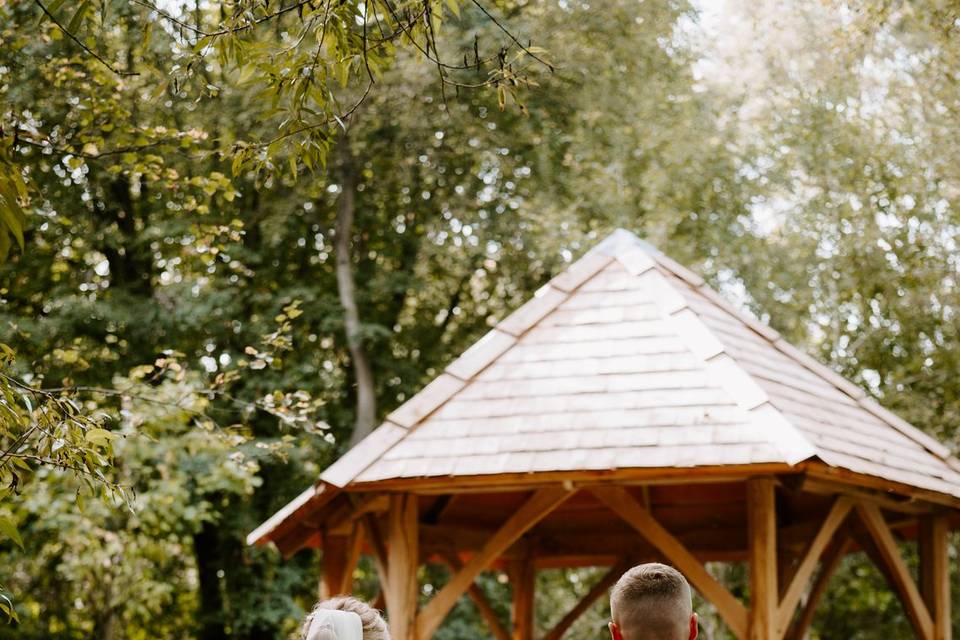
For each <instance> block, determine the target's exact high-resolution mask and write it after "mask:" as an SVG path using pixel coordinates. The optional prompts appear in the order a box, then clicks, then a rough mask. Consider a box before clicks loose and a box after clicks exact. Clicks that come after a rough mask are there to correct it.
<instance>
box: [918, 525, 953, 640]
mask: <svg viewBox="0 0 960 640" xmlns="http://www.w3.org/2000/svg"><path fill="white" fill-rule="evenodd" d="M948 531H949V524H948V523H947V519H946V517H944V516H926V517H923V518H921V519H920V540H919V544H918V547H919V551H920V593H921V594H922V596H923V600H924V602H926V603H927V608H928V609H929V610H930V615H931V616H932V617H933V638H934V640H950V639H951V629H950V561H949V557H948V555H947V553H948V549H947V532H948Z"/></svg>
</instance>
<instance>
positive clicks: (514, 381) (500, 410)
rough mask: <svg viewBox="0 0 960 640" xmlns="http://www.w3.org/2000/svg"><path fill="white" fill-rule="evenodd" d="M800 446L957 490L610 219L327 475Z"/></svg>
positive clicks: (949, 471) (665, 458) (780, 455)
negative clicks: (610, 225)
mask: <svg viewBox="0 0 960 640" xmlns="http://www.w3.org/2000/svg"><path fill="white" fill-rule="evenodd" d="M806 460H819V461H822V462H823V463H825V464H827V465H829V466H831V467H836V468H839V469H844V470H848V471H852V472H854V473H857V474H864V475H868V476H876V477H879V478H882V479H885V480H890V481H894V482H898V483H903V484H906V485H910V486H914V487H918V488H922V489H926V490H930V491H934V492H938V493H943V494H947V495H951V496H955V497H960V472H958V470H960V464H958V462H957V461H956V460H954V459H953V458H951V457H950V452H949V451H948V450H947V449H946V448H945V447H944V446H943V445H941V444H940V443H938V442H937V441H935V440H934V439H932V438H930V437H929V436H927V435H926V434H924V433H923V432H921V431H919V430H918V429H916V428H914V427H912V426H911V425H909V424H907V423H906V422H904V421H903V420H901V419H900V418H898V417H897V416H895V415H893V414H891V413H890V412H888V411H886V410H885V409H883V408H882V407H880V406H879V405H878V404H877V403H875V402H874V401H873V400H871V399H870V398H868V397H867V395H866V394H865V393H864V392H863V391H862V390H861V389H860V388H859V387H857V386H856V385H854V384H852V383H850V382H849V381H847V380H845V379H844V378H842V377H840V376H839V375H837V374H836V373H834V372H832V371H831V370H829V369H828V368H826V367H824V366H823V365H821V364H819V363H818V362H816V361H814V360H813V359H812V358H810V357H809V356H807V355H805V354H803V353H802V352H800V351H799V350H797V349H796V348H794V347H792V346H791V345H789V344H788V343H786V342H785V341H784V340H783V339H782V338H781V337H780V336H779V335H778V334H777V333H776V332H775V331H773V330H772V329H770V328H769V327H767V326H765V325H763V324H761V323H759V322H758V321H756V320H754V319H752V318H749V317H747V316H746V315H744V314H741V313H740V312H738V311H737V310H736V309H734V308H733V307H732V306H731V305H729V304H728V303H726V302H725V301H724V300H723V299H722V298H720V296H718V295H717V294H716V293H715V292H713V291H712V290H711V289H710V288H709V287H707V286H706V285H705V284H704V282H703V280H702V279H701V278H699V277H698V276H696V275H695V274H693V273H692V272H690V271H688V270H687V269H685V268H684V267H682V266H680V265H678V264H677V263H675V262H674V261H672V260H671V259H669V258H668V257H666V256H665V255H663V254H662V253H660V252H659V251H657V250H656V249H654V248H653V247H652V246H650V245H648V244H647V243H645V242H643V241H642V240H640V239H639V238H637V237H636V236H634V235H633V234H631V233H629V232H627V231H623V230H620V231H617V232H615V233H613V234H612V235H611V236H609V237H608V238H606V239H605V240H604V241H603V242H601V243H600V244H599V245H597V246H596V247H594V248H593V249H592V250H591V251H590V252H588V253H587V254H586V255H585V256H584V257H583V258H582V259H580V260H579V261H577V262H575V263H574V264H572V265H571V266H570V267H569V268H568V269H567V270H565V271H564V272H563V273H561V274H560V275H558V276H557V277H555V278H553V280H551V281H550V282H549V283H548V284H547V285H546V286H544V287H543V288H542V289H540V291H538V292H537V294H536V296H535V297H534V298H533V299H532V300H530V301H529V302H528V303H527V304H525V305H524V306H522V307H521V308H520V309H518V310H517V311H516V312H514V313H513V314H511V315H510V316H509V317H507V318H506V319H505V320H503V321H502V322H500V323H499V324H498V325H497V327H496V328H495V329H493V330H492V331H490V333H489V334H487V335H486V336H485V337H484V338H483V339H481V340H480V341H479V342H478V343H476V344H475V345H474V346H472V347H471V348H470V349H468V350H467V351H466V352H465V353H464V354H463V355H462V356H461V357H460V358H458V359H457V360H456V361H454V362H453V363H452V364H451V365H450V366H449V367H447V369H446V371H445V372H444V373H443V374H441V375H440V376H439V377H438V378H436V379H435V380H434V381H433V382H431V383H430V384H429V385H427V386H426V387H425V388H424V389H423V390H422V391H421V392H420V393H418V394H417V395H415V396H414V397H413V398H411V399H410V400H409V401H408V402H407V403H405V404H404V405H402V406H401V407H400V408H398V409H397V410H396V411H394V412H393V413H392V414H390V415H389V416H388V417H387V419H386V421H385V422H384V424H383V425H382V426H380V427H379V428H378V429H377V430H376V431H374V433H372V434H371V435H370V436H369V437H368V438H367V439H365V440H364V441H363V442H361V443H360V444H359V445H357V446H356V447H355V448H354V449H352V450H351V451H349V452H348V453H346V454H345V455H344V456H343V457H342V458H340V460H338V461H337V462H336V463H335V464H333V465H332V466H331V467H329V468H328V469H327V470H326V471H325V472H324V473H323V475H322V476H321V481H322V482H323V483H326V484H328V485H333V486H335V487H340V488H343V487H346V486H347V485H350V486H351V487H354V486H356V487H358V488H359V487H360V486H362V485H369V484H370V483H382V482H385V481H391V480H400V479H410V480H414V479H417V478H437V479H439V478H444V477H451V478H455V477H465V476H492V475H500V474H536V473H544V472H550V473H557V472H576V471H584V470H622V469H631V468H638V469H651V468H677V467H680V468H689V467H699V466H705V467H707V466H709V467H715V466H722V465H753V464H768V463H782V464H786V465H796V464H798V463H800V462H803V461H806ZM371 486H372V485H371Z"/></svg>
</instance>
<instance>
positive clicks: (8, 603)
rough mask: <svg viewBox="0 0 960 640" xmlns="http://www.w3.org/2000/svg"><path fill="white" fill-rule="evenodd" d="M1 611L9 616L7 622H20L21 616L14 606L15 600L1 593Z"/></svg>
mask: <svg viewBox="0 0 960 640" xmlns="http://www.w3.org/2000/svg"><path fill="white" fill-rule="evenodd" d="M0 612H2V613H3V614H4V615H5V616H7V622H10V621H13V622H20V618H18V617H17V612H16V610H15V609H14V608H13V601H12V600H11V599H10V598H8V597H7V596H5V595H4V594H2V593H0Z"/></svg>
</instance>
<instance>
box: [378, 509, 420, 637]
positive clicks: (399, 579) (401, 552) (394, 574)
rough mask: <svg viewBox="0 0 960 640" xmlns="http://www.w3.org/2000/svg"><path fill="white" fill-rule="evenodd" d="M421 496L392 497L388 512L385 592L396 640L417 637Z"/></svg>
mask: <svg viewBox="0 0 960 640" xmlns="http://www.w3.org/2000/svg"><path fill="white" fill-rule="evenodd" d="M417 537H418V532H417V497H416V496H415V495H411V494H399V495H395V496H391V497H390V511H389V512H388V513H387V584H386V589H385V590H384V595H385V597H386V601H387V617H388V619H389V623H390V635H391V636H393V637H394V638H396V640H410V639H412V638H413V634H414V629H415V628H416V621H417V592H418V589H417V566H418V565H419V564H420V556H419V549H418V545H417Z"/></svg>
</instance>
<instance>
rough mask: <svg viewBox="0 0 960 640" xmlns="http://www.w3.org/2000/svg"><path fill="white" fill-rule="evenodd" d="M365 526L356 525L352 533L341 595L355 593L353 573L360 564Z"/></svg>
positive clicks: (341, 585) (341, 584)
mask: <svg viewBox="0 0 960 640" xmlns="http://www.w3.org/2000/svg"><path fill="white" fill-rule="evenodd" d="M363 538H364V536H363V526H362V525H360V523H354V526H353V531H351V532H350V544H349V546H348V547H347V562H346V566H345V567H344V571H343V578H342V582H341V583H340V593H350V592H351V591H353V573H354V571H356V570H357V564H358V563H359V562H360V552H361V551H362V550H363V542H364V540H363Z"/></svg>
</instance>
